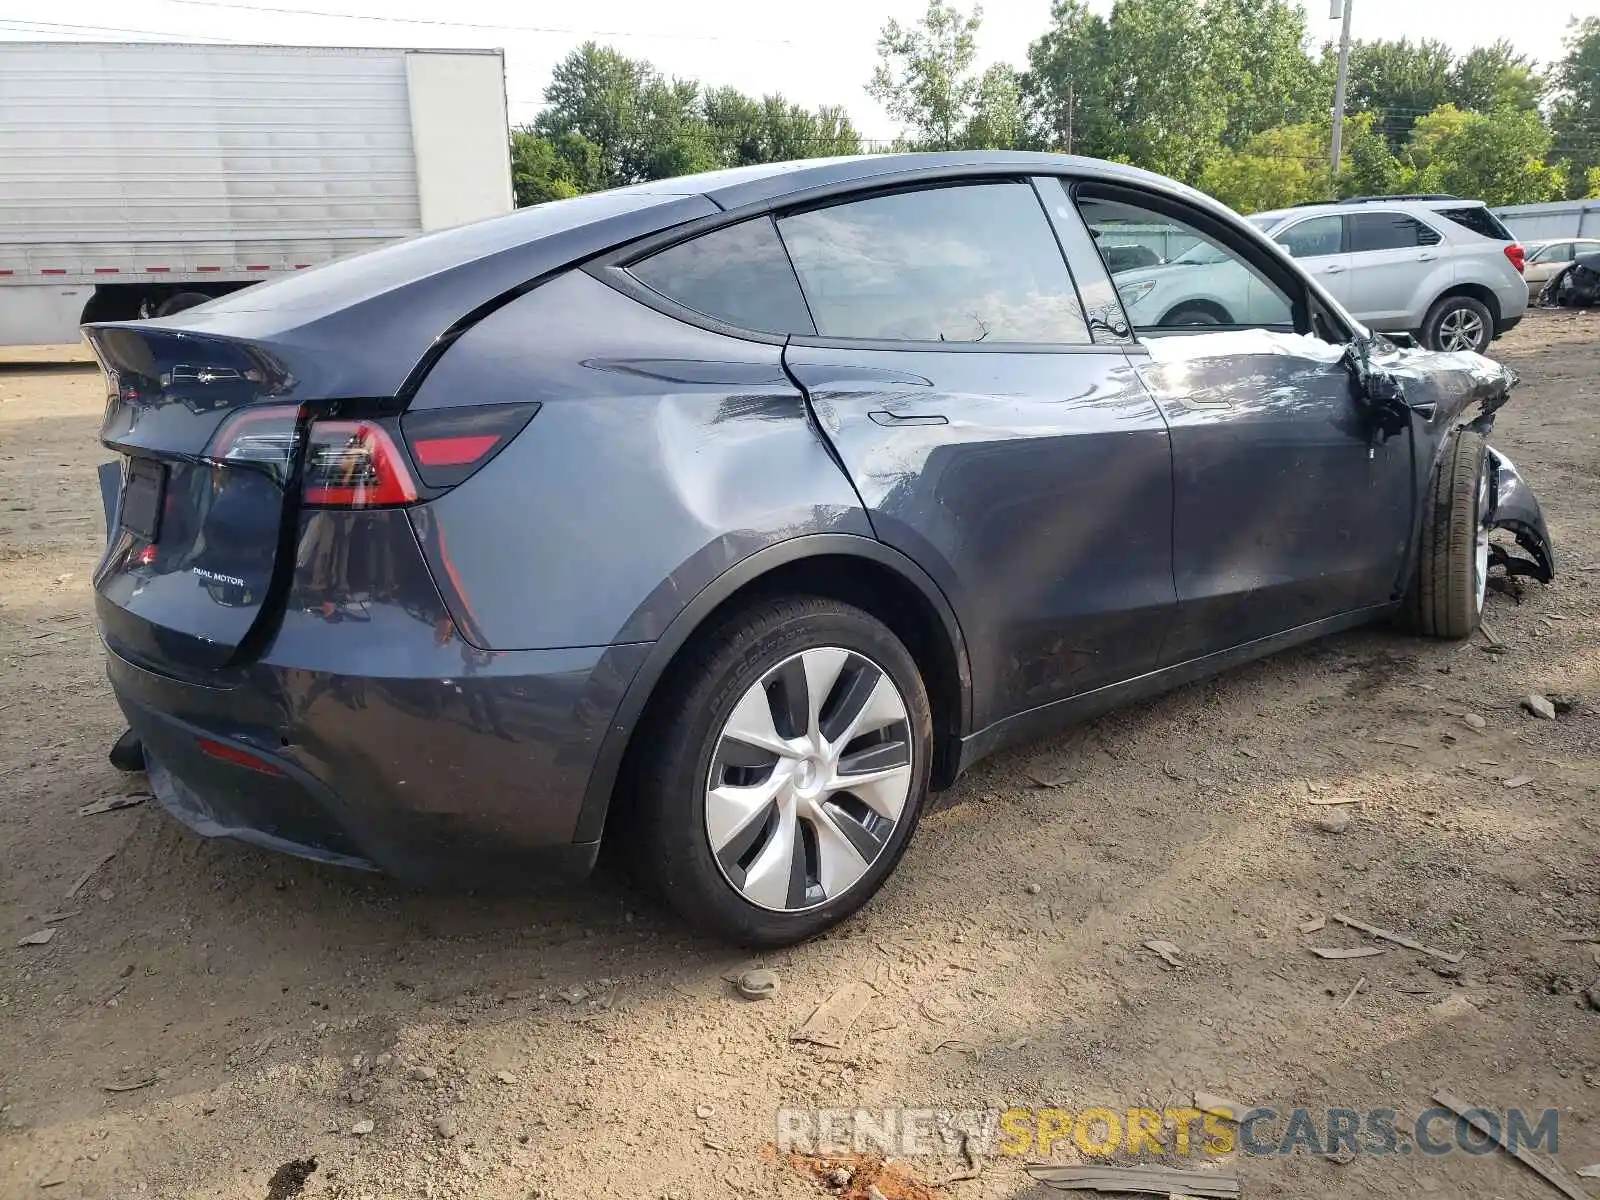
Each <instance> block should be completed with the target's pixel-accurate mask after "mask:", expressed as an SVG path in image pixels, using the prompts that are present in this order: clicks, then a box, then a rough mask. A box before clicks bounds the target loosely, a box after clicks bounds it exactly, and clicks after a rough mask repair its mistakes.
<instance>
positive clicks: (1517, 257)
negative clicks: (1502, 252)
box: [1506, 242, 1528, 275]
mask: <svg viewBox="0 0 1600 1200" xmlns="http://www.w3.org/2000/svg"><path fill="white" fill-rule="evenodd" d="M1506 257H1507V258H1509V259H1510V260H1511V265H1512V266H1513V267H1515V268H1516V269H1517V274H1518V275H1521V274H1522V269H1523V267H1525V266H1526V265H1527V263H1528V252H1527V251H1526V250H1524V249H1523V248H1522V245H1521V243H1520V242H1509V243H1507V245H1506Z"/></svg>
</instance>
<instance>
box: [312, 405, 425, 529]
mask: <svg viewBox="0 0 1600 1200" xmlns="http://www.w3.org/2000/svg"><path fill="white" fill-rule="evenodd" d="M307 443H308V444H307V446H306V462H305V474H304V477H303V480H304V491H303V492H302V495H303V497H304V499H305V502H306V503H307V504H308V505H312V506H315V507H321V508H381V507H387V506H392V505H396V504H410V503H412V502H413V501H414V500H416V498H417V487H416V484H414V483H412V482H411V472H410V470H409V469H407V467H406V460H405V455H403V454H402V453H401V452H400V448H399V447H398V446H396V445H395V444H394V439H393V438H391V437H390V436H389V434H388V433H387V432H386V431H385V430H384V428H383V426H381V425H379V424H377V423H376V422H375V421H316V422H313V423H312V426H311V432H310V434H309V435H308V438H307Z"/></svg>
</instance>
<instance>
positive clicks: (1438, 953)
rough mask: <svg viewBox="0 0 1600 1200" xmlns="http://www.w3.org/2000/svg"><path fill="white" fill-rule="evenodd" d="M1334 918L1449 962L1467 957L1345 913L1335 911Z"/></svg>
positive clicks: (1373, 935) (1381, 938)
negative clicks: (1435, 947)
mask: <svg viewBox="0 0 1600 1200" xmlns="http://www.w3.org/2000/svg"><path fill="white" fill-rule="evenodd" d="M1333 919H1334V920H1335V921H1337V922H1339V924H1341V925H1348V926H1349V927H1350V928H1351V929H1356V930H1360V931H1361V932H1362V933H1364V934H1366V935H1367V936H1368V937H1375V938H1378V939H1379V940H1381V941H1385V942H1393V943H1394V944H1395V945H1396V946H1404V947H1405V948H1406V949H1407V950H1415V951H1417V952H1418V953H1420V954H1427V955H1429V956H1431V957H1433V958H1442V959H1443V960H1444V961H1445V962H1447V963H1458V962H1460V961H1461V960H1462V959H1463V958H1465V957H1466V955H1464V954H1451V953H1449V952H1448V951H1446V950H1435V949H1434V948H1433V947H1432V946H1424V945H1423V944H1422V943H1421V942H1417V941H1413V940H1412V939H1411V938H1408V937H1406V936H1405V935H1404V934H1402V933H1395V932H1394V931H1393V930H1392V929H1381V928H1379V927H1378V926H1376V925H1368V924H1367V923H1366V922H1365V921H1358V920H1356V919H1355V918H1354V917H1347V916H1345V915H1344V914H1343V913H1334V914H1333Z"/></svg>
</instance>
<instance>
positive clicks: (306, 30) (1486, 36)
mask: <svg viewBox="0 0 1600 1200" xmlns="http://www.w3.org/2000/svg"><path fill="white" fill-rule="evenodd" d="M959 2H960V0H958V3H959ZM1092 2H1093V4H1094V7H1095V8H1097V9H1100V10H1101V11H1109V10H1110V8H1111V0H1092ZM1353 2H1354V6H1355V7H1354V9H1353V14H1354V15H1353V20H1354V26H1353V34H1354V36H1355V37H1357V38H1378V37H1389V38H1395V37H1411V38H1421V37H1435V38H1440V39H1443V40H1444V41H1446V42H1448V43H1449V44H1450V45H1451V46H1453V47H1455V48H1457V49H1458V50H1464V49H1466V48H1468V47H1470V46H1472V45H1475V44H1479V43H1484V42H1491V41H1494V40H1495V39H1496V38H1502V37H1503V38H1507V39H1509V40H1510V41H1511V42H1512V43H1514V44H1515V45H1516V47H1517V48H1518V49H1519V50H1520V51H1522V52H1523V53H1525V54H1528V55H1531V56H1532V57H1534V58H1536V59H1539V60H1541V61H1549V60H1550V59H1552V58H1555V57H1557V56H1559V55H1560V53H1561V39H1562V37H1563V36H1564V34H1565V31H1566V27H1567V23H1568V21H1569V20H1570V19H1571V18H1572V17H1574V16H1578V17H1586V16H1600V0H1521V3H1516V4H1511V3H1506V2H1505V0H1353ZM925 7H926V0H799V2H798V3H785V2H781V0H676V2H674V3H667V2H663V0H581V3H563V4H551V3H548V2H545V3H537V2H536V3H531V4H530V3H526V2H523V3H515V2H513V0H452V3H450V4H448V5H441V4H438V3H437V2H436V0H6V3H5V4H4V5H3V6H0V38H28V39H42V40H56V39H66V38H72V39H74V40H79V39H84V38H89V37H93V38H96V39H97V40H137V39H136V35H135V32H134V31H139V32H140V33H143V32H149V33H153V34H157V35H160V36H161V37H162V38H164V39H165V40H173V41H178V40H183V41H187V40H194V41H200V40H205V39H208V38H214V39H219V40H227V41H236V42H277V43H297V44H301V45H352V46H354V45H371V46H483V47H495V46H498V47H503V48H504V49H505V50H506V65H507V76H508V79H507V82H508V87H509V91H510V97H511V119H512V121H513V122H518V123H520V122H524V121H527V120H530V119H531V118H532V117H533V115H534V113H536V112H537V111H538V109H539V107H540V94H541V92H542V91H543V89H544V85H545V83H546V82H547V81H548V79H549V75H550V68H551V67H552V66H553V65H554V64H555V63H556V62H558V61H559V60H560V59H561V58H562V56H564V55H565V54H566V53H567V52H568V51H569V50H571V49H572V47H573V46H574V45H576V44H577V43H578V42H580V41H582V40H583V39H584V38H586V37H593V38H595V39H596V40H598V41H602V42H609V43H611V44H613V45H615V46H616V47H618V48H619V49H620V50H622V51H624V52H625V53H627V54H630V55H634V56H636V57H643V58H648V59H650V60H651V61H653V62H654V63H656V64H657V65H658V66H659V67H660V68H661V69H662V70H664V71H666V72H668V73H670V74H676V75H682V76H688V77H692V78H695V79H698V80H700V81H702V82H704V83H709V84H732V85H733V86H735V87H737V88H740V89H742V90H744V91H746V92H751V93H755V94H762V93H766V92H771V91H781V92H783V93H784V95H786V96H788V97H789V98H790V99H792V100H796V101H799V102H801V103H804V104H807V105H817V104H843V105H844V106H845V107H846V108H847V109H848V110H849V111H850V114H851V116H852V117H853V118H854V120H855V122H856V125H857V127H858V128H859V129H860V131H861V132H862V133H863V134H864V135H866V136H868V137H892V136H893V135H894V134H896V133H897V132H899V131H898V130H897V129H895V127H894V126H893V124H892V123H891V122H890V121H889V119H888V117H887V116H886V115H885V114H884V113H883V111H882V109H880V108H879V107H878V105H877V104H876V103H874V102H873V101H872V100H871V99H869V98H868V97H867V95H866V92H865V90H864V85H865V83H866V81H867V78H868V77H869V76H870V75H871V73H872V67H873V64H874V62H875V60H876V52H875V48H874V47H875V43H876V40H877V35H878V31H879V29H880V28H881V27H882V25H883V23H884V22H885V21H886V20H887V19H888V18H890V17H898V18H899V19H900V20H901V21H903V22H906V21H914V20H915V19H916V18H917V17H918V15H919V14H920V13H921V12H922V11H923V10H924V9H925ZM1306 7H1307V12H1308V13H1309V14H1310V26H1311V30H1312V34H1313V37H1314V38H1316V39H1317V40H1318V41H1321V40H1323V39H1324V38H1331V37H1334V36H1336V35H1337V32H1338V26H1337V24H1336V23H1335V22H1332V21H1330V20H1328V19H1327V16H1328V0H1310V2H1309V3H1308V4H1307V6H1306ZM270 10H276V11H270ZM294 10H299V11H298V12H296V11H294ZM307 10H312V11H315V12H317V13H330V14H359V15H360V16H364V17H366V18H380V19H349V18H346V17H344V16H316V15H304V14H305V13H306V11H307ZM1049 12H1050V0H990V3H988V4H987V5H986V6H985V12H984V18H983V29H982V31H981V33H980V35H979V51H980V56H981V59H982V62H983V63H985V64H987V63H989V62H994V61H997V60H1006V61H1009V62H1012V63H1015V64H1017V65H1019V66H1020V65H1022V64H1023V63H1024V62H1025V60H1026V55H1027V48H1028V43H1029V42H1031V41H1032V40H1033V39H1034V38H1036V37H1038V36H1039V34H1040V33H1041V32H1042V31H1043V30H1044V29H1045V27H1046V24H1047V22H1048V20H1049ZM405 17H414V18H420V19H421V20H420V23H411V22H407V21H403V20H400V19H399V18H405ZM474 23H475V24H478V25H482V26H485V28H473V27H472V25H473V24H474ZM504 26H524V27H529V26H537V27H540V30H549V32H543V31H535V30H533V29H528V28H523V29H508V28H503V27H504Z"/></svg>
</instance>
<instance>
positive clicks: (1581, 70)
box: [1550, 17, 1600, 196]
mask: <svg viewBox="0 0 1600 1200" xmlns="http://www.w3.org/2000/svg"><path fill="white" fill-rule="evenodd" d="M1566 47H1567V53H1566V56H1565V57H1564V58H1562V60H1561V61H1560V62H1558V63H1556V65H1555V67H1554V68H1553V69H1552V70H1551V72H1550V77H1551V84H1552V92H1553V98H1554V105H1553V111H1552V121H1551V127H1552V130H1553V132H1554V133H1555V152H1556V153H1557V154H1558V155H1559V156H1561V157H1562V158H1565V159H1566V160H1567V163H1568V168H1567V176H1568V180H1569V184H1568V186H1569V189H1570V191H1571V194H1572V195H1574V196H1577V195H1581V194H1582V193H1583V191H1584V190H1585V185H1586V183H1587V182H1588V178H1589V173H1590V172H1591V171H1592V170H1593V169H1594V168H1595V167H1597V166H1600V18H1597V17H1589V18H1587V19H1586V20H1584V21H1582V22H1577V21H1574V22H1573V24H1572V26H1571V27H1570V31H1569V32H1568V34H1567V40H1566Z"/></svg>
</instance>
